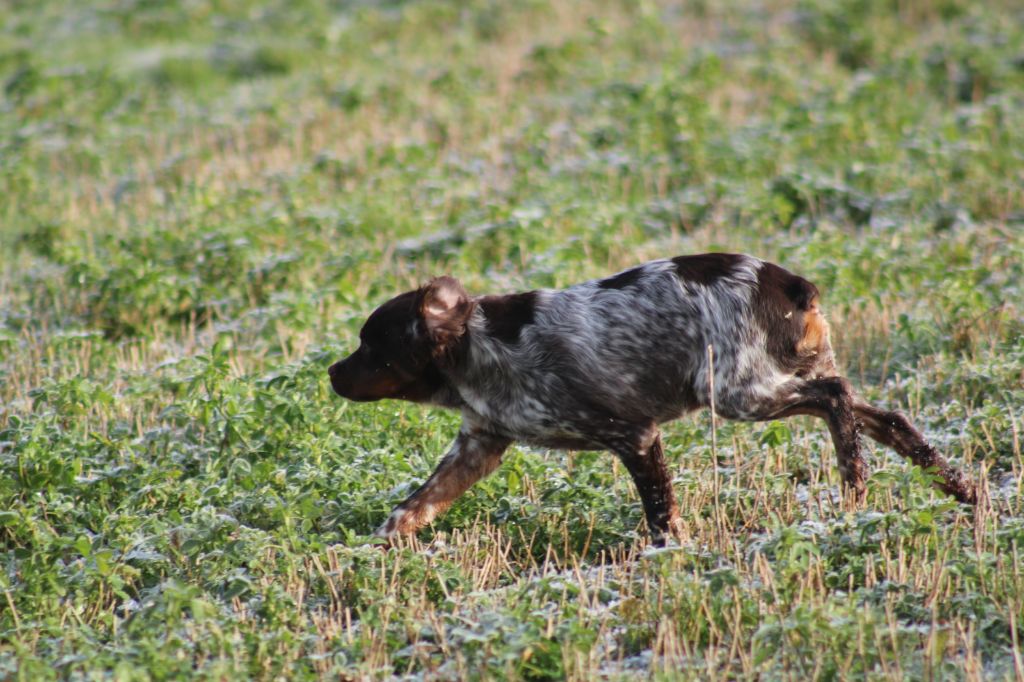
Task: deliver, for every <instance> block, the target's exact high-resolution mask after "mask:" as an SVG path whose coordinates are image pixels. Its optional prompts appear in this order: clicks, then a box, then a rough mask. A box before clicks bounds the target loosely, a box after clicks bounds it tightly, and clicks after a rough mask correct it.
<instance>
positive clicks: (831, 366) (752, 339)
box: [329, 253, 976, 544]
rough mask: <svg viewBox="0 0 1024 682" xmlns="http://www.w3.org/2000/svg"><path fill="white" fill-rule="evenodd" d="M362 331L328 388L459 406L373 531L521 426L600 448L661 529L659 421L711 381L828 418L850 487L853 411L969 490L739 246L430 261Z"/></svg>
mask: <svg viewBox="0 0 1024 682" xmlns="http://www.w3.org/2000/svg"><path fill="white" fill-rule="evenodd" d="M359 338H360V342H361V343H360V345H359V348H358V349H357V350H356V351H355V352H354V353H352V354H351V355H350V356H349V357H347V358H345V359H344V360H342V361H340V362H337V363H335V364H334V365H332V366H331V368H330V370H329V373H330V377H331V385H332V386H333V388H334V390H335V391H336V392H337V393H338V394H339V395H341V396H344V397H345V398H349V399H351V400H358V401H370V400H380V399H382V398H400V399H403V400H412V401H416V402H422V403H430V404H434V405H439V406H442V407H449V408H454V409H458V410H461V412H462V417H463V421H462V427H461V429H460V431H459V435H458V437H457V438H456V439H455V442H454V443H453V444H452V446H451V449H450V450H449V451H448V454H447V455H445V457H444V458H443V459H442V460H441V462H440V464H439V465H438V466H437V469H436V470H435V471H434V473H433V474H432V475H431V476H430V478H429V479H428V480H427V482H426V483H424V484H423V485H422V486H421V487H420V488H419V489H418V490H417V491H416V492H414V493H413V494H412V495H411V496H410V497H409V498H408V499H407V500H405V501H404V502H402V503H401V504H400V505H398V507H397V508H396V509H395V510H394V511H393V512H392V514H391V515H390V516H389V517H388V519H387V520H386V521H385V522H384V524H383V525H382V526H381V527H380V529H379V530H378V531H377V533H378V535H382V536H385V537H391V536H393V535H395V534H400V533H412V532H414V531H415V530H416V529H418V528H420V527H422V526H423V525H425V524H427V523H429V522H430V521H431V520H432V519H433V518H434V517H435V516H436V515H437V514H439V513H440V512H442V511H444V510H445V509H446V508H447V507H448V506H449V505H451V503H452V502H453V501H454V500H455V499H456V498H457V497H458V496H459V495H461V494H462V493H463V492H465V491H466V490H467V489H468V488H469V487H470V486H471V485H473V484H474V483H475V482H476V481H478V480H480V479H481V478H483V477H484V476H486V475H488V474H489V473H491V472H492V471H494V469H495V468H497V466H498V465H499V464H500V463H501V457H502V453H503V452H504V451H505V449H506V448H507V447H508V446H509V444H510V443H512V442H513V441H521V442H524V443H530V444H534V445H540V446H546V447H554V448H570V449H591V450H595V449H603V450H611V451H612V452H613V453H615V454H616V455H617V456H618V457H619V458H620V459H621V460H622V463H623V464H624V465H625V467H626V469H627V470H628V471H629V473H630V475H631V476H632V477H633V481H634V482H635V483H636V486H637V489H638V491H639V493H640V499H641V500H642V502H643V506H644V512H645V514H646V517H647V524H648V527H649V528H650V532H651V535H652V538H653V541H654V542H655V544H662V543H664V541H665V538H666V536H667V535H668V534H670V533H673V532H675V531H676V530H677V529H678V527H679V510H678V507H677V505H676V501H675V496H674V494H673V492H672V483H671V481H672V478H671V476H670V475H669V472H668V470H667V468H666V466H665V459H664V456H663V453H662V446H661V436H660V434H659V431H658V425H659V424H660V423H662V422H666V421H669V420H672V419H676V418H677V417H680V416H682V415H683V414H685V413H687V412H689V411H691V410H695V409H697V408H700V407H705V406H708V405H709V404H710V399H711V387H712V386H713V388H714V406H715V409H716V411H717V414H719V415H721V416H724V417H727V418H730V419H739V420H744V421H762V420H768V419H780V418H783V417H788V416H791V415H798V414H804V415H813V416H816V417H821V418H822V419H824V420H825V421H826V423H827V424H828V427H829V431H830V432H831V434H832V440H833V442H834V444H835V448H836V455H837V458H838V460H839V473H840V476H841V478H842V481H843V484H844V487H845V488H846V489H847V490H848V491H849V492H852V493H853V494H854V495H856V496H857V497H858V498H862V497H863V495H864V492H865V478H866V476H867V465H866V464H865V461H864V458H863V456H862V455H861V446H860V442H859V438H858V432H859V431H860V429H861V428H863V430H864V431H865V432H866V433H867V435H869V436H871V437H872V438H873V439H875V440H876V441H878V442H879V443H882V444H884V445H887V446H889V447H892V448H894V449H895V450H896V451H897V452H899V453H900V454H901V455H903V456H904V457H908V458H909V459H910V460H911V461H912V462H914V463H915V464H917V465H919V466H921V467H934V469H935V471H936V472H937V474H938V476H939V482H938V487H939V488H940V489H942V490H943V491H945V492H946V493H948V494H950V495H952V496H953V497H955V498H956V499H958V500H960V501H961V502H965V503H974V502H975V498H976V494H975V490H974V487H973V486H972V485H971V483H970V482H969V481H968V479H967V478H966V477H965V476H964V475H963V474H962V473H961V472H960V471H958V470H957V469H955V468H954V467H952V466H950V465H949V463H947V462H946V460H945V459H943V457H942V456H941V455H940V454H939V453H938V452H937V451H936V450H935V449H934V448H933V447H932V446H930V445H929V444H928V443H927V442H926V441H925V439H924V437H923V436H922V435H921V433H920V432H918V431H917V430H916V429H915V428H914V427H913V426H912V425H911V424H910V422H908V421H907V419H906V417H904V416H903V415H902V414H899V413H897V412H888V411H885V410H881V409H878V408H876V407H872V406H871V405H869V404H867V403H865V402H863V401H862V400H860V399H859V398H858V397H857V395H856V394H855V393H854V391H853V389H852V388H851V386H850V383H849V381H847V380H846V379H845V378H843V377H841V376H839V374H838V372H837V371H836V367H835V363H834V360H833V355H832V348H831V346H830V345H829V328H828V324H827V323H826V321H825V318H824V317H823V316H822V313H821V311H820V309H819V308H818V290H817V288H816V287H815V286H814V285H813V284H811V283H810V282H809V281H807V280H806V279H804V278H802V277H799V276H797V275H794V274H792V273H790V272H787V271H786V270H784V269H782V268H780V267H779V266H777V265H773V264H772V263H767V262H764V261H761V260H759V259H757V258H753V257H751V256H744V255H736V254H726V253H710V254H704V255H698V256H680V257H678V258H672V259H664V260H656V261H651V262H649V263H645V264H643V265H640V266H637V267H635V268H632V269H630V270H626V271H624V272H621V273H619V274H617V275H614V276H611V277H608V278H605V279H598V280H592V281H589V282H584V283H582V284H577V285H575V286H572V287H569V288H567V289H562V290H557V291H555V290H540V291H529V292H526V293H518V294H509V295H504V296H470V295H469V294H467V293H466V291H465V290H464V289H463V288H462V286H461V285H460V284H459V282H458V281H456V280H455V279H453V278H451V277H438V278H436V279H433V280H431V281H430V282H429V283H427V284H426V285H424V286H423V287H421V288H419V289H417V290H415V291H410V292H407V293H404V294H402V295H400V296H397V297H395V298H393V299H391V300H390V301H388V302H387V303H384V304H383V305H382V306H380V307H379V308H378V309H377V310H375V311H374V312H373V314H371V315H370V317H369V319H368V320H367V321H366V324H365V325H364V326H363V328H362V330H361V331H360V333H359ZM709 346H710V347H711V348H712V353H709V352H708V347H709ZM709 355H710V358H709ZM709 365H711V366H713V372H709Z"/></svg>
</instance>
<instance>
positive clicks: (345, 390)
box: [328, 277, 474, 402]
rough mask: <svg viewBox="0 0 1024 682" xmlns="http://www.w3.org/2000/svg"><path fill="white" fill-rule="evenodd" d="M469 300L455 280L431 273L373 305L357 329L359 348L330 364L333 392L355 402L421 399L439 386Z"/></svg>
mask: <svg viewBox="0 0 1024 682" xmlns="http://www.w3.org/2000/svg"><path fill="white" fill-rule="evenodd" d="M473 306H474V303H473V301H472V299H470V297H469V296H468V295H467V294H466V291H465V289H463V288H462V285H461V284H459V282H458V280H456V279H453V278H451V277H437V278H435V279H433V280H431V281H430V282H429V283H427V284H426V285H424V286H422V287H420V288H419V289H417V290H415V291H409V292H406V293H404V294H401V295H400V296H396V297H395V298H393V299H391V300H390V301H388V302H387V303H385V304H383V305H382V306H380V307H379V308H377V309H376V310H375V311H373V313H372V314H371V315H370V317H369V318H368V319H367V320H366V323H365V324H364V325H363V328H362V329H361V330H360V332H359V341H360V343H359V348H357V349H356V351H355V352H354V353H352V354H351V355H349V356H348V357H347V358H345V359H344V360H341V361H340V362H336V363H334V364H333V365H331V367H330V369H329V370H328V374H329V375H330V377H331V386H332V387H333V388H334V391H335V392H336V393H337V394H338V395H340V396H342V397H345V398H348V399H350V400H358V401H361V402H362V401H370V400H381V399H382V398H400V399H402V400H413V401H416V402H427V401H429V400H430V398H431V396H433V395H435V394H436V393H437V392H438V391H439V390H440V389H441V388H442V387H443V385H444V379H443V377H442V375H441V370H440V368H441V367H444V366H445V365H446V364H447V363H450V362H452V360H453V358H454V357H455V355H456V351H457V349H458V346H459V343H460V341H461V340H462V339H463V337H464V336H465V334H466V324H467V322H468V321H469V317H470V315H472V313H473Z"/></svg>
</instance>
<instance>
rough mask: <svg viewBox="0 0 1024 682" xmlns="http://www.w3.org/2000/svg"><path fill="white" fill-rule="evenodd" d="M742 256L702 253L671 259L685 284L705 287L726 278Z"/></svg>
mask: <svg viewBox="0 0 1024 682" xmlns="http://www.w3.org/2000/svg"><path fill="white" fill-rule="evenodd" d="M742 260H743V256H740V255H738V254H735V253H704V254H701V255H698V256H677V257H675V258H673V259H672V262H673V263H675V265H676V274H677V275H678V276H679V278H680V279H682V280H684V281H686V282H695V283H697V284H703V285H705V286H707V285H709V284H713V283H714V282H715V281H716V280H719V279H722V278H723V277H726V276H728V275H729V274H731V273H732V271H733V270H735V269H736V265H737V264H739V263H740V261H742Z"/></svg>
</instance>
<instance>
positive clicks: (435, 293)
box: [420, 276, 473, 352]
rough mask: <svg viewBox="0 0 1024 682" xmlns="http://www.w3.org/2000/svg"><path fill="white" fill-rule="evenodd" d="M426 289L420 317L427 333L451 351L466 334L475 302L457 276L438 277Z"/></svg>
mask: <svg viewBox="0 0 1024 682" xmlns="http://www.w3.org/2000/svg"><path fill="white" fill-rule="evenodd" d="M422 292H423V296H422V298H421V299H420V317H421V318H422V319H423V324H424V326H425V328H426V331H427V334H428V335H429V336H430V339H431V340H432V341H433V342H434V343H435V344H437V347H438V349H439V350H441V351H442V352H444V351H447V350H449V349H450V348H451V347H452V346H453V345H454V344H455V342H456V341H458V340H459V339H460V338H461V337H462V335H463V334H465V333H466V323H467V322H468V321H469V316H470V315H472V314H473V302H472V301H471V300H470V298H469V295H468V294H467V293H466V290H465V289H463V288H462V285H461V284H459V280H457V279H455V278H454V277H447V276H446V277H435V278H434V279H432V280H430V281H429V282H428V283H427V284H426V285H425V286H424V287H423V289H422Z"/></svg>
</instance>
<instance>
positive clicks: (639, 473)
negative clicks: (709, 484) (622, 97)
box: [609, 425, 681, 547]
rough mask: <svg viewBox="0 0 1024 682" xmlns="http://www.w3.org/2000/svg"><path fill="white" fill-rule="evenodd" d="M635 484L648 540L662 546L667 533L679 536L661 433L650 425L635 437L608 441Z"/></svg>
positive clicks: (677, 513) (675, 505)
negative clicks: (645, 519)
mask: <svg viewBox="0 0 1024 682" xmlns="http://www.w3.org/2000/svg"><path fill="white" fill-rule="evenodd" d="M609 449H611V450H612V451H613V452H614V453H615V454H616V455H618V457H619V459H620V460H622V463H623V464H624V465H625V467H626V470H627V471H629V475H630V476H631V477H632V478H633V483H634V484H636V489H637V492H638V493H639V494H640V501H641V502H642V503H643V506H644V515H645V516H646V517H647V527H648V528H649V529H650V532H651V542H652V543H653V544H654V545H655V546H658V547H661V546H664V544H665V541H666V539H667V538H668V536H669V535H676V536H679V534H680V527H681V521H680V518H679V506H678V504H677V503H676V497H675V493H674V492H673V490H672V476H671V475H669V471H668V467H667V466H665V453H664V450H663V449H662V447H661V433H660V432H659V431H658V429H657V427H656V426H653V425H652V426H651V427H649V428H647V429H645V430H643V431H642V432H640V433H639V434H637V435H636V436H627V437H622V438H616V439H614V440H612V441H611V442H610V443H609Z"/></svg>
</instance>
